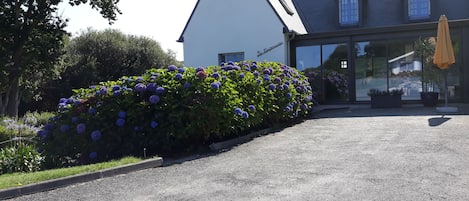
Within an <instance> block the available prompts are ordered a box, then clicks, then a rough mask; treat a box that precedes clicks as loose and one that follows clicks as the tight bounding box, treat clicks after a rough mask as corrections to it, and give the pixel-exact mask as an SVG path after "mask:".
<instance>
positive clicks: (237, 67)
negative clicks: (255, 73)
mask: <svg viewBox="0 0 469 201" xmlns="http://www.w3.org/2000/svg"><path fill="white" fill-rule="evenodd" d="M233 70H241V67H239V66H233Z"/></svg>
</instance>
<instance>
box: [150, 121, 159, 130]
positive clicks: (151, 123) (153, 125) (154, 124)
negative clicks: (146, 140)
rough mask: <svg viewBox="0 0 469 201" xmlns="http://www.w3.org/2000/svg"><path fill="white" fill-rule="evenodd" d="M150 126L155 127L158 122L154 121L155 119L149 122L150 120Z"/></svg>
mask: <svg viewBox="0 0 469 201" xmlns="http://www.w3.org/2000/svg"><path fill="white" fill-rule="evenodd" d="M150 126H151V127H152V128H156V127H157V126H158V122H156V121H151V122H150Z"/></svg>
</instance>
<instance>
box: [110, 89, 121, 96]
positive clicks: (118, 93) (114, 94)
mask: <svg viewBox="0 0 469 201" xmlns="http://www.w3.org/2000/svg"><path fill="white" fill-rule="evenodd" d="M121 94H122V91H120V90H118V91H114V92H112V95H113V96H120V95H121Z"/></svg>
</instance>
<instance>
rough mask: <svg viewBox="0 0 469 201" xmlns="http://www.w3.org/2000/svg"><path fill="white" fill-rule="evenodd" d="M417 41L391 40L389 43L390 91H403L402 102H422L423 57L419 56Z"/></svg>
mask: <svg viewBox="0 0 469 201" xmlns="http://www.w3.org/2000/svg"><path fill="white" fill-rule="evenodd" d="M415 41H416V40H411V39H408V40H405V39H400V40H391V41H389V43H388V47H389V58H388V60H387V64H388V67H389V90H393V89H402V90H403V91H404V94H403V95H402V100H420V92H421V91H422V81H421V80H422V57H421V56H417V54H416V52H415V49H414V44H415Z"/></svg>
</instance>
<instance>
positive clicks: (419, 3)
mask: <svg viewBox="0 0 469 201" xmlns="http://www.w3.org/2000/svg"><path fill="white" fill-rule="evenodd" d="M407 6H408V12H409V19H410V20H422V19H428V18H430V0H408V5H407Z"/></svg>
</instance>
